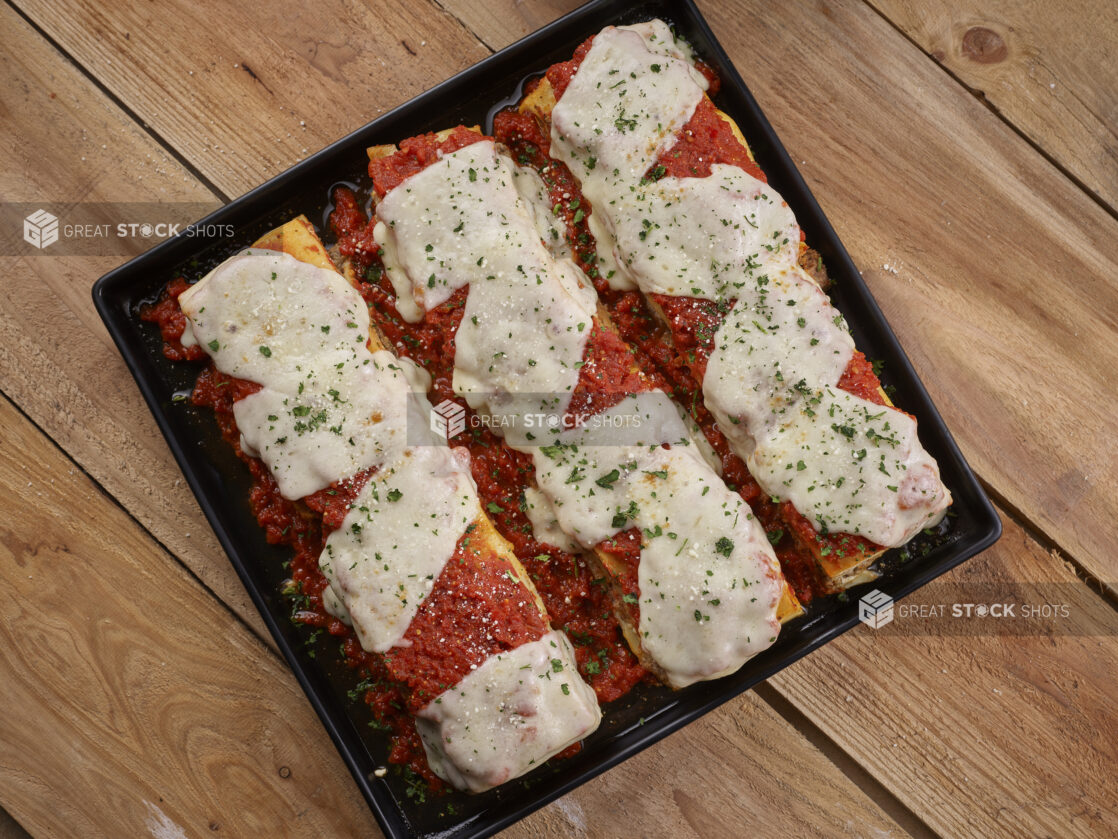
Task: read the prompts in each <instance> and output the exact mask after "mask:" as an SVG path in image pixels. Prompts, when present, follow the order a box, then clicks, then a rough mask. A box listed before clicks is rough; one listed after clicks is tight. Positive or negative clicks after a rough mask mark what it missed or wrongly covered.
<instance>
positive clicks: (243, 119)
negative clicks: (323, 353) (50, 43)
mask: <svg viewBox="0 0 1118 839" xmlns="http://www.w3.org/2000/svg"><path fill="white" fill-rule="evenodd" d="M17 5H18V6H19V8H20V9H21V10H22V11H23V12H24V13H25V14H27V15H28V16H29V17H30V18H31V19H33V20H34V21H35V23H36V25H38V26H40V27H42V29H43V30H44V31H45V32H47V33H48V34H49V35H50V37H51V38H53V39H55V40H56V41H57V42H58V43H60V44H61V45H62V46H63V48H64V49H65V50H66V51H67V53H68V54H69V55H71V56H73V57H74V58H75V59H76V60H77V61H78V62H80V63H81V65H82V66H83V67H84V68H85V69H86V70H87V71H89V72H91V73H92V74H93V75H94V76H95V77H96V78H97V79H98V80H99V81H100V82H101V83H103V84H104V85H105V86H106V87H107V88H108V89H109V90H111V91H112V93H113V94H114V95H115V96H117V97H119V98H120V100H121V101H122V102H123V103H124V104H125V105H126V106H127V107H128V108H130V109H131V110H132V111H134V112H135V113H137V114H139V115H140V117H141V118H142V119H143V120H144V122H145V123H146V124H148V125H149V126H151V128H152V129H153V130H154V131H156V132H158V133H159V134H160V135H162V136H163V137H166V138H167V139H169V140H170V141H171V143H172V144H173V145H174V146H175V148H176V149H177V150H178V151H179V152H180V153H181V154H182V155H183V156H184V157H186V158H187V159H189V160H190V161H191V163H192V164H193V165H194V166H195V167H197V169H198V171H200V172H202V173H203V174H204V175H205V177H206V178H208V179H209V180H210V182H211V183H213V184H215V185H216V186H217V187H218V188H219V189H220V190H222V191H223V192H224V193H225V194H226V195H229V196H236V195H240V194H241V193H242V192H245V191H247V190H249V189H251V188H252V187H254V186H257V185H258V184H260V183H261V182H263V181H264V180H266V179H267V178H269V177H271V176H272V175H275V174H278V173H279V172H282V171H283V170H284V169H286V168H288V167H289V166H291V165H292V164H293V163H295V162H296V161H298V160H301V159H302V158H304V157H306V156H308V155H309V154H311V153H313V152H316V151H318V150H319V149H320V148H322V147H323V146H325V145H327V144H328V143H330V142H331V141H333V140H336V139H338V138H339V137H341V136H343V135H345V134H347V133H349V132H350V131H352V130H354V129H356V128H359V127H360V126H362V125H364V124H365V123H366V122H368V121H369V120H371V119H372V118H374V117H376V116H378V115H380V114H382V113H384V112H385V111H386V110H388V109H390V108H392V107H394V106H395V105H398V104H400V103H401V102H404V101H406V100H408V99H410V98H411V97H413V96H415V95H416V94H418V93H421V92H422V91H423V90H425V89H426V88H427V87H430V86H431V84H433V83H434V82H436V81H440V80H442V79H444V78H447V77H449V76H451V75H453V74H454V73H456V72H458V71H459V70H463V69H465V68H466V67H469V66H470V65H471V64H474V63H475V62H477V61H479V60H480V59H482V58H484V57H485V56H486V55H488V52H489V51H488V50H487V49H485V47H484V46H483V45H482V44H480V43H478V41H477V40H476V39H475V38H474V37H473V36H472V35H470V33H469V32H467V31H466V30H465V29H463V28H462V27H461V26H460V25H458V24H457V23H456V22H455V21H454V19H453V18H451V17H450V16H449V15H447V14H446V13H444V12H443V11H442V10H441V9H439V7H438V6H436V5H434V4H433V3H431V2H429V0H416V2H409V3H392V4H378V5H369V4H365V3H360V2H356V0H323V2H318V3H315V4H314V6H313V9H312V8H311V7H308V8H305V9H304V8H296V7H294V6H292V4H290V3H285V2H283V1H282V0H269V1H268V2H265V3H255V4H252V5H251V6H248V5H239V4H224V3H205V2H203V3H194V2H176V3H173V4H159V5H158V6H154V5H150V4H140V5H132V4H120V3H100V4H98V3H89V2H81V0H65V2H59V0H29V2H20V3H18V4H17ZM261 21H266V25H261ZM168 44H171V45H173V48H172V49H168ZM341 177H343V175H339V178H341Z"/></svg>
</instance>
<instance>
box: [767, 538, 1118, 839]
mask: <svg viewBox="0 0 1118 839" xmlns="http://www.w3.org/2000/svg"><path fill="white" fill-rule="evenodd" d="M1004 524H1005V536H1004V537H1003V538H1002V540H1001V542H999V543H998V544H997V545H996V546H995V547H994V548H993V549H991V550H990V551H988V552H986V553H985V554H983V555H982V556H981V557H979V558H978V559H975V560H972V561H971V562H970V563H969V564H967V565H964V566H962V567H961V568H959V569H957V570H956V571H954V572H952V573H951V574H950V575H949V576H948V577H947V578H945V579H946V581H948V582H951V583H954V584H958V585H959V586H960V587H962V588H961V590H962V591H967V590H971V591H974V590H975V588H976V584H980V583H993V584H995V589H994V590H995V591H999V592H1009V591H1012V590H1013V589H1012V587H1013V586H1014V585H1015V584H1016V585H1020V584H1022V583H1026V582H1043V583H1047V585H1044V586H1038V587H1036V589H1035V591H1036V592H1037V593H1043V592H1050V593H1051V595H1052V597H1053V600H1054V601H1056V602H1059V603H1062V604H1063V605H1066V606H1067V607H1068V615H1069V616H1068V618H1067V619H1066V620H1061V621H1060V623H1059V627H1060V634H1054V635H1043V634H1036V635H1014V636H999V635H992V634H991V635H981V634H977V632H976V633H975V634H970V635H963V636H954V637H944V636H943V635H935V634H932V635H923V634H899V633H888V632H886V631H884V630H883V631H881V632H878V633H875V632H874V630H872V629H869V628H868V627H858V628H857V629H855V630H852V631H851V632H849V633H848V634H847V635H845V636H843V637H842V638H840V639H839V640H838V641H835V642H833V643H831V644H828V645H827V646H825V647H823V648H822V649H820V650H818V651H816V652H815V653H813V654H812V655H810V656H808V657H807V658H804V659H801V660H800V661H799V662H797V663H796V664H794V665H792V666H791V667H789V668H787V669H786V670H783V671H781V672H780V673H779V674H777V675H776V676H775V677H774V678H773V679H771V680H770V683H771V684H773V685H774V686H775V687H776V688H777V689H778V690H779V691H780V692H781V693H782V694H784V695H785V696H786V697H787V698H788V699H789V700H790V701H791V702H792V703H793V704H794V705H795V706H796V707H797V708H799V709H800V710H801V711H803V713H804V714H805V715H806V716H807V717H808V718H809V719H810V720H811V721H812V722H814V723H815V724H816V725H818V726H819V727H820V728H821V729H823V731H824V732H826V734H827V735H828V736H830V737H831V738H832V739H833V740H834V741H835V742H836V743H838V745H839V746H840V747H841V748H842V749H843V750H845V751H846V752H847V753H849V754H850V755H851V756H852V757H853V758H854V759H855V760H857V761H858V763H860V764H861V765H862V766H863V767H865V768H866V769H868V770H869V772H870V773H871V774H872V775H873V776H874V777H875V778H877V779H878V780H879V781H881V783H883V784H884V785H885V786H886V787H887V788H888V789H889V790H891V791H892V792H893V793H894V794H895V795H896V796H897V797H898V798H900V799H901V801H902V802H903V803H904V804H905V805H906V806H907V807H908V808H909V809H910V810H911V811H912V812H913V813H915V814H916V815H917V816H918V817H919V818H921V819H922V820H924V821H925V822H926V823H927V824H928V825H929V826H930V827H931V828H932V829H933V830H935V831H936V832H938V833H940V834H941V835H944V836H1061V837H1064V836H1066V837H1072V836H1082V837H1096V836H1115V835H1118V719H1116V718H1115V716H1114V674H1115V673H1118V613H1116V612H1115V611H1114V610H1113V609H1112V607H1111V606H1110V605H1109V604H1106V603H1104V602H1103V601H1102V600H1101V599H1100V598H1099V597H1098V596H1097V595H1096V594H1094V593H1093V592H1091V591H1090V589H1089V588H1088V587H1087V586H1084V585H1081V584H1080V582H1079V580H1078V578H1077V577H1076V576H1075V574H1074V573H1073V572H1072V571H1071V570H1070V569H1068V568H1067V567H1066V566H1065V565H1064V563H1063V562H1062V561H1061V559H1060V558H1059V557H1058V556H1054V555H1052V554H1050V553H1048V552H1047V551H1045V550H1044V549H1043V548H1042V547H1041V546H1040V545H1038V544H1037V543H1036V542H1035V541H1033V540H1032V539H1030V538H1029V537H1028V536H1027V535H1026V534H1025V533H1023V532H1022V531H1021V529H1020V528H1019V527H1018V526H1017V525H1015V524H1013V523H1012V522H1010V521H1005V522H1004ZM967 586H970V588H969V589H968V588H966V587H967ZM987 590H989V589H987ZM1029 591H1033V589H1029ZM1009 599H1010V601H1011V602H1018V601H1015V600H1013V598H1012V597H1010V598H1009ZM1023 599H1026V600H1027V602H1030V603H1034V604H1035V603H1037V602H1038V601H1037V600H1036V599H1035V597H1032V596H1030V597H1028V598H1023ZM979 602H983V601H981V600H980V601H979ZM1020 614H1023V613H1020ZM946 620H947V621H950V620H951V618H950V617H948V618H946ZM933 622H935V621H933ZM939 623H941V624H942V623H943V622H942V621H939ZM979 623H980V619H977V618H975V619H973V620H972V621H971V622H970V625H971V626H972V627H973V626H975V625H976V624H979ZM1077 632H1082V633H1085V634H1074V633H1077ZM1088 633H1091V634H1088Z"/></svg>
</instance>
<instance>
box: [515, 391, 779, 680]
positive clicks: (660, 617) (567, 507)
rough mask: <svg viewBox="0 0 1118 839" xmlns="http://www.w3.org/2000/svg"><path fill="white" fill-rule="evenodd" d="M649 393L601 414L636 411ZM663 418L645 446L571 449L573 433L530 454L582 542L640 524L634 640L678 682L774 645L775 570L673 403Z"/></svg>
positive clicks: (560, 517)
mask: <svg viewBox="0 0 1118 839" xmlns="http://www.w3.org/2000/svg"><path fill="white" fill-rule="evenodd" d="M649 396H650V395H649V394H642V395H641V396H638V397H629V398H628V399H626V400H625V401H623V402H622V403H620V404H619V405H618V406H616V407H615V408H612V409H611V410H610V411H609V412H606V413H612V414H616V415H619V416H622V415H629V414H632V413H634V412H640V411H642V410H644V406H643V405H642V404H640V402H639V400H642V399H645V398H647V397H649ZM661 416H662V418H663V420H664V422H663V424H662V425H661V426H660V427H659V429H658V430H659V431H660V432H661V434H665V433H666V436H659V435H657V436H659V439H657V436H650V437H648V438H646V440H648V441H651V443H648V442H646V443H645V444H642V445H627V446H618V445H599V446H594V445H581V444H580V442H581V440H580V437H585V435H586V433H587V432H584V431H582V430H576V431H574V432H570V433H568V434H565V435H563V436H562V437H561V438H560V441H559V442H558V443H557V444H556V445H552V446H547V447H543V448H537V449H535V450H533V461H534V463H535V471H536V480H537V482H538V483H539V487H540V490H541V491H542V492H543V493H544V495H546V496H547V497H548V499H549V500H550V502H551V505H552V508H553V510H554V513H555V516H556V519H557V521H558V523H559V526H560V527H561V528H562V529H563V531H564V532H566V533H567V534H569V535H570V536H571V537H573V538H574V539H576V540H577V541H578V542H579V543H580V544H581V545H582V546H583V547H584V548H587V549H591V548H593V547H594V546H595V545H597V544H599V543H600V542H601V541H602V540H604V539H607V538H609V537H610V536H613V535H615V534H617V533H619V532H620V531H622V530H627V529H629V528H631V527H637V528H639V529H640V531H641V534H642V539H641V553H640V564H639V565H638V566H637V578H638V585H639V588H640V604H639V605H640V623H639V627H638V629H639V632H640V637H641V644H642V646H643V647H644V648H645V650H646V652H647V653H648V654H649V655H650V656H651V657H652V658H653V659H654V660H655V661H656V662H657V664H659V665H660V667H661V668H662V670H663V671H664V674H665V676H666V677H667V679H668V681H669V682H670V683H671V684H672V685H673V686H674V687H684V686H686V685H689V684H692V683H693V682H696V681H699V680H701V679H712V678H717V677H719V676H722V675H725V674H727V673H730V672H733V671H734V670H736V669H738V668H739V667H740V666H741V665H742V664H743V663H744V662H745V661H746V660H747V659H749V658H751V657H752V656H754V655H756V654H757V653H758V652H760V651H762V650H764V649H766V648H767V647H768V646H769V645H771V644H772V642H773V641H774V640H775V638H776V635H777V633H778V631H779V623H778V621H777V618H776V607H777V603H778V601H779V599H780V592H781V576H780V568H779V565H778V563H777V560H776V557H775V556H774V554H773V552H772V547H771V546H770V544H769V541H768V538H767V537H766V535H765V533H764V531H763V530H762V529H761V527H760V525H759V524H758V523H757V522H756V521H755V519H754V518H753V514H752V512H751V511H750V509H749V507H748V505H746V504H745V502H744V501H742V499H741V497H740V496H739V495H738V494H737V493H735V492H731V491H730V490H729V489H727V487H726V485H725V484H724V483H723V482H722V481H721V479H719V478H718V476H717V475H716V474H715V473H714V472H713V470H712V469H711V468H710V466H709V465H708V464H707V463H706V462H705V461H704V460H703V459H702V456H701V453H700V452H699V451H698V450H697V449H696V447H695V446H693V445H692V446H689V445H686V435H687V431H686V427H685V426H684V424H683V423H682V422H681V421H680V419H679V417H678V415H677V414H675V412H674V409H672V408H671V407H670V406H669V407H668V408H667V412H665V413H663V414H662V415H661ZM669 417H670V418H669ZM673 420H674V422H673ZM652 427H653V425H652V424H650V426H649V428H650V429H651V428H652ZM681 438H682V439H681ZM669 440H670V441H671V442H672V443H674V445H672V446H671V447H670V448H665V447H663V446H661V445H658V443H659V442H662V441H669Z"/></svg>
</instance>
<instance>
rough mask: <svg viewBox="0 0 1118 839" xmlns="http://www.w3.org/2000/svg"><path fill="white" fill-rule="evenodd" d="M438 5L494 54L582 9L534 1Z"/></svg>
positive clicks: (452, 0)
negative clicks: (554, 21) (569, 13)
mask: <svg viewBox="0 0 1118 839" xmlns="http://www.w3.org/2000/svg"><path fill="white" fill-rule="evenodd" d="M438 3H439V5H440V6H442V7H443V8H444V9H446V10H447V11H448V12H450V13H451V14H452V15H454V17H455V18H457V19H458V20H459V21H461V22H462V23H463V24H464V25H465V26H466V27H467V28H468V29H469V30H470V31H471V32H472V33H474V35H476V36H477V38H478V39H479V40H480V41H481V42H482V43H483V44H485V45H486V46H487V47H489V48H490V49H491V50H493V51H497V50H499V49H502V48H503V47H507V46H508V45H509V44H511V43H513V42H514V41H518V40H520V39H521V38H523V37H524V36H525V35H529V34H531V33H532V32H535V31H536V30H537V29H540V28H541V27H543V26H546V25H547V24H549V23H551V22H552V21H553V20H555V19H556V18H559V17H562V16H563V15H565V14H566V13H567V12H570V11H573V10H575V9H577V8H578V7H579V6H581V5H582V3H581V2H580V0H533V2H527V3H525V2H511V0H501V2H490V0H438Z"/></svg>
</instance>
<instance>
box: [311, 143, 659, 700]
mask: <svg viewBox="0 0 1118 839" xmlns="http://www.w3.org/2000/svg"><path fill="white" fill-rule="evenodd" d="M470 133H471V134H472V132H470ZM451 136H452V137H455V136H457V137H459V140H458V141H456V142H459V143H460V142H461V138H462V137H463V134H462V131H460V130H459V129H456V130H455V132H453V133H452V135H451ZM473 136H474V137H475V138H478V137H480V135H476V134H475V135H473ZM419 139H420V142H417V143H411V142H409V141H405V143H401V144H400V149H401V152H402V153H403V154H401V157H400V158H397V159H398V160H402V161H403V162H404V166H405V168H406V169H407V170H408V171H412V173H413V174H414V171H420V170H418V169H415V168H414V167H415V166H416V165H417V161H420V160H426V161H427V162H428V164H429V163H430V161H432V160H434V159H437V151H438V149H440V148H442V149H443V150H444V151H445V150H446V148H447V146H442V145H440V144H439V143H438V141H437V139H436V138H435V137H434V135H426V138H419ZM462 145H466V143H461V145H457V146H455V147H456V148H461V147H462ZM452 150H453V149H452ZM397 154H400V152H398V153H397ZM390 160H391V158H382V159H381V160H380V161H374V162H373V164H371V166H370V172H372V170H373V167H374V166H375V167H376V170H377V173H376V174H374V176H373V177H374V183H376V182H377V180H378V179H379V182H380V183H381V184H382V185H384V184H389V183H393V182H394V181H395V176H394V175H393V174H392V173H391V172H387V171H386V169H387V167H388V166H389V165H390ZM399 182H402V179H401V180H400V181H398V182H396V183H399ZM333 198H334V205H335V210H334V212H333V213H332V214H331V216H330V222H329V223H330V227H331V230H332V231H333V233H334V235H335V236H336V237H337V239H338V241H339V243H343V244H342V247H343V252H344V249H345V247H347V245H346V244H344V243H349V242H358V241H362V239H363V237H365V236H366V235H367V234H368V232H369V231H370V230H371V229H372V226H373V225H372V222H371V221H370V220H369V219H366V218H365V215H364V213H363V212H362V210H361V209H360V207H359V205H358V202H357V197H356V196H355V195H354V194H353V192H352V191H350V190H348V189H345V188H339V189H337V190H336V191H335V194H334V196H333ZM573 216H574V213H573V211H572V212H571V215H570V217H571V218H572V219H573ZM354 253H355V257H354V268H355V269H356V272H357V274H358V275H359V276H361V277H363V278H364V280H363V282H362V283H361V284H360V288H361V292H362V294H363V295H364V297H365V300H366V302H368V303H369V306H370V312H371V313H372V316H373V319H374V321H375V322H376V325H377V327H378V329H380V330H381V332H382V333H383V334H384V335H385V336H386V337H387V338H388V340H389V341H390V343H391V344H392V346H393V349H394V350H395V351H396V352H397V354H399V355H401V356H403V357H406V358H410V359H411V360H413V361H414V362H415V363H416V364H418V365H419V366H420V367H422V368H423V369H424V370H426V371H427V373H428V374H429V375H430V376H431V382H432V384H431V389H430V391H429V396H430V398H431V401H432V402H434V403H436V404H438V403H439V402H442V401H443V400H446V399H449V400H452V401H454V402H457V403H458V404H459V405H462V407H463V408H464V409H465V410H466V414H467V428H468V429H469V432H468V434H467V435H466V436H465V437H463V438H460V440H455V442H456V443H459V444H460V445H463V446H464V447H465V448H466V449H467V450H468V451H469V452H470V468H471V472H472V474H473V477H474V481H475V482H476V484H477V486H478V492H479V494H480V496H481V497H482V499H483V500H484V501H485V502H486V510H487V512H488V515H489V518H490V519H491V520H492V522H493V524H494V526H495V527H496V528H497V530H498V532H499V533H500V534H501V535H502V536H504V537H505V539H507V540H508V541H509V542H510V543H511V544H512V546H513V550H514V552H515V553H516V556H517V558H518V559H519V560H520V562H521V563H522V564H523V565H524V567H525V570H526V571H527V572H528V574H529V576H530V577H531V579H532V581H533V583H534V584H535V586H536V589H537V591H538V592H539V593H540V596H541V598H542V599H543V601H544V605H545V606H546V608H547V611H548V614H549V615H550V617H551V622H552V625H553V626H555V627H556V628H557V629H561V630H563V631H564V632H566V634H567V636H568V637H569V638H570V639H571V642H572V644H573V645H574V649H575V657H576V661H577V663H578V666H579V672H580V673H581V675H582V676H583V678H584V679H586V681H587V682H588V683H589V684H590V685H591V687H592V688H593V689H594V691H595V693H596V694H597V696H598V699H599V701H601V702H610V701H612V700H614V699H617V698H619V697H621V696H623V695H624V694H625V693H627V692H628V691H629V690H630V689H631V688H632V686H633V685H634V684H636V683H637V682H639V681H641V679H643V678H645V677H646V671H645V670H644V668H642V667H641V666H640V664H639V663H638V662H637V660H636V657H635V656H634V655H633V654H632V652H631V651H630V650H629V648H628V646H627V645H626V643H625V641H624V638H623V636H622V635H621V632H620V627H619V625H618V622H617V619H616V617H615V616H614V614H613V612H612V610H611V602H610V598H609V595H608V591H607V589H606V587H605V586H604V585H603V583H604V582H605V581H604V580H601V579H597V578H596V577H595V575H594V572H593V571H592V570H591V568H590V567H589V566H588V565H587V563H586V561H585V560H584V559H583V558H582V557H580V556H578V555H574V554H569V553H566V552H564V551H561V550H559V549H558V548H556V547H555V546H553V545H549V544H545V543H542V542H539V541H537V540H536V539H535V537H534V535H533V531H532V526H531V523H530V521H529V519H528V516H527V514H526V512H525V509H524V506H523V505H524V501H523V492H524V490H525V489H526V488H527V487H529V486H531V485H532V484H533V483H534V480H533V479H534V474H535V473H534V467H533V465H532V458H531V456H530V455H528V454H525V453H523V452H517V451H514V450H513V449H511V448H509V447H508V446H507V445H505V443H504V442H503V440H501V438H500V437H498V436H497V435H495V434H494V433H493V432H492V431H490V430H489V429H487V428H482V427H478V425H477V424H476V423H474V422H473V421H472V419H473V417H474V416H475V414H474V412H473V411H472V410H471V409H470V408H469V406H468V405H466V404H465V402H464V401H463V400H462V399H460V398H459V397H458V396H457V395H456V394H455V393H454V388H453V371H454V352H455V343H454V336H455V333H456V332H457V330H458V326H459V324H460V322H461V319H462V314H463V312H464V309H465V304H466V296H467V294H468V288H461V289H458V290H456V291H455V292H454V293H453V294H452V295H451V297H450V298H449V299H448V300H446V301H445V302H444V303H443V304H442V305H440V306H438V307H436V308H435V309H432V310H431V311H429V312H427V313H426V314H425V316H424V319H423V320H422V321H420V322H419V323H414V324H413V323H406V322H405V321H404V320H403V319H402V318H401V317H400V314H399V312H398V311H397V309H396V306H395V294H394V291H393V289H392V285H391V283H390V282H389V281H388V280H387V278H386V277H385V276H384V270H383V266H382V265H381V263H380V261H379V258H378V257H377V255H376V252H375V251H367V252H366V253H365V254H364V257H363V258H357V256H356V253H357V251H356V250H355V251H354ZM592 330H593V331H592V332H591V335H590V337H589V339H588V341H587V344H588V352H587V356H586V358H585V362H586V363H584V365H583V367H582V368H581V370H580V375H579V381H578V385H577V387H576V390H575V392H574V394H573V395H572V400H571V405H572V408H571V410H570V411H569V413H574V412H575V409H578V410H583V411H587V412H588V413H594V412H597V411H600V410H604V409H605V407H609V406H610V405H613V404H616V402H618V401H620V399H622V398H624V397H625V396H626V395H628V392H630V391H629V390H626V388H629V387H630V386H632V390H637V389H639V388H638V387H637V385H638V384H639V383H640V379H639V377H635V373H634V372H633V371H631V370H628V369H627V370H626V371H624V375H621V371H619V369H618V368H617V366H616V365H619V364H620V360H619V359H618V355H617V353H616V349H617V348H618V347H623V345H622V344H621V343H620V342H619V341H618V339H617V337H616V336H615V335H612V334H611V333H609V332H608V331H605V330H601V329H599V328H598V327H596V326H594V327H592ZM625 360H626V362H627V364H628V365H629V366H630V367H631V360H630V358H629V356H628V354H627V353H626V355H625ZM618 381H620V382H621V384H617V382H618Z"/></svg>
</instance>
